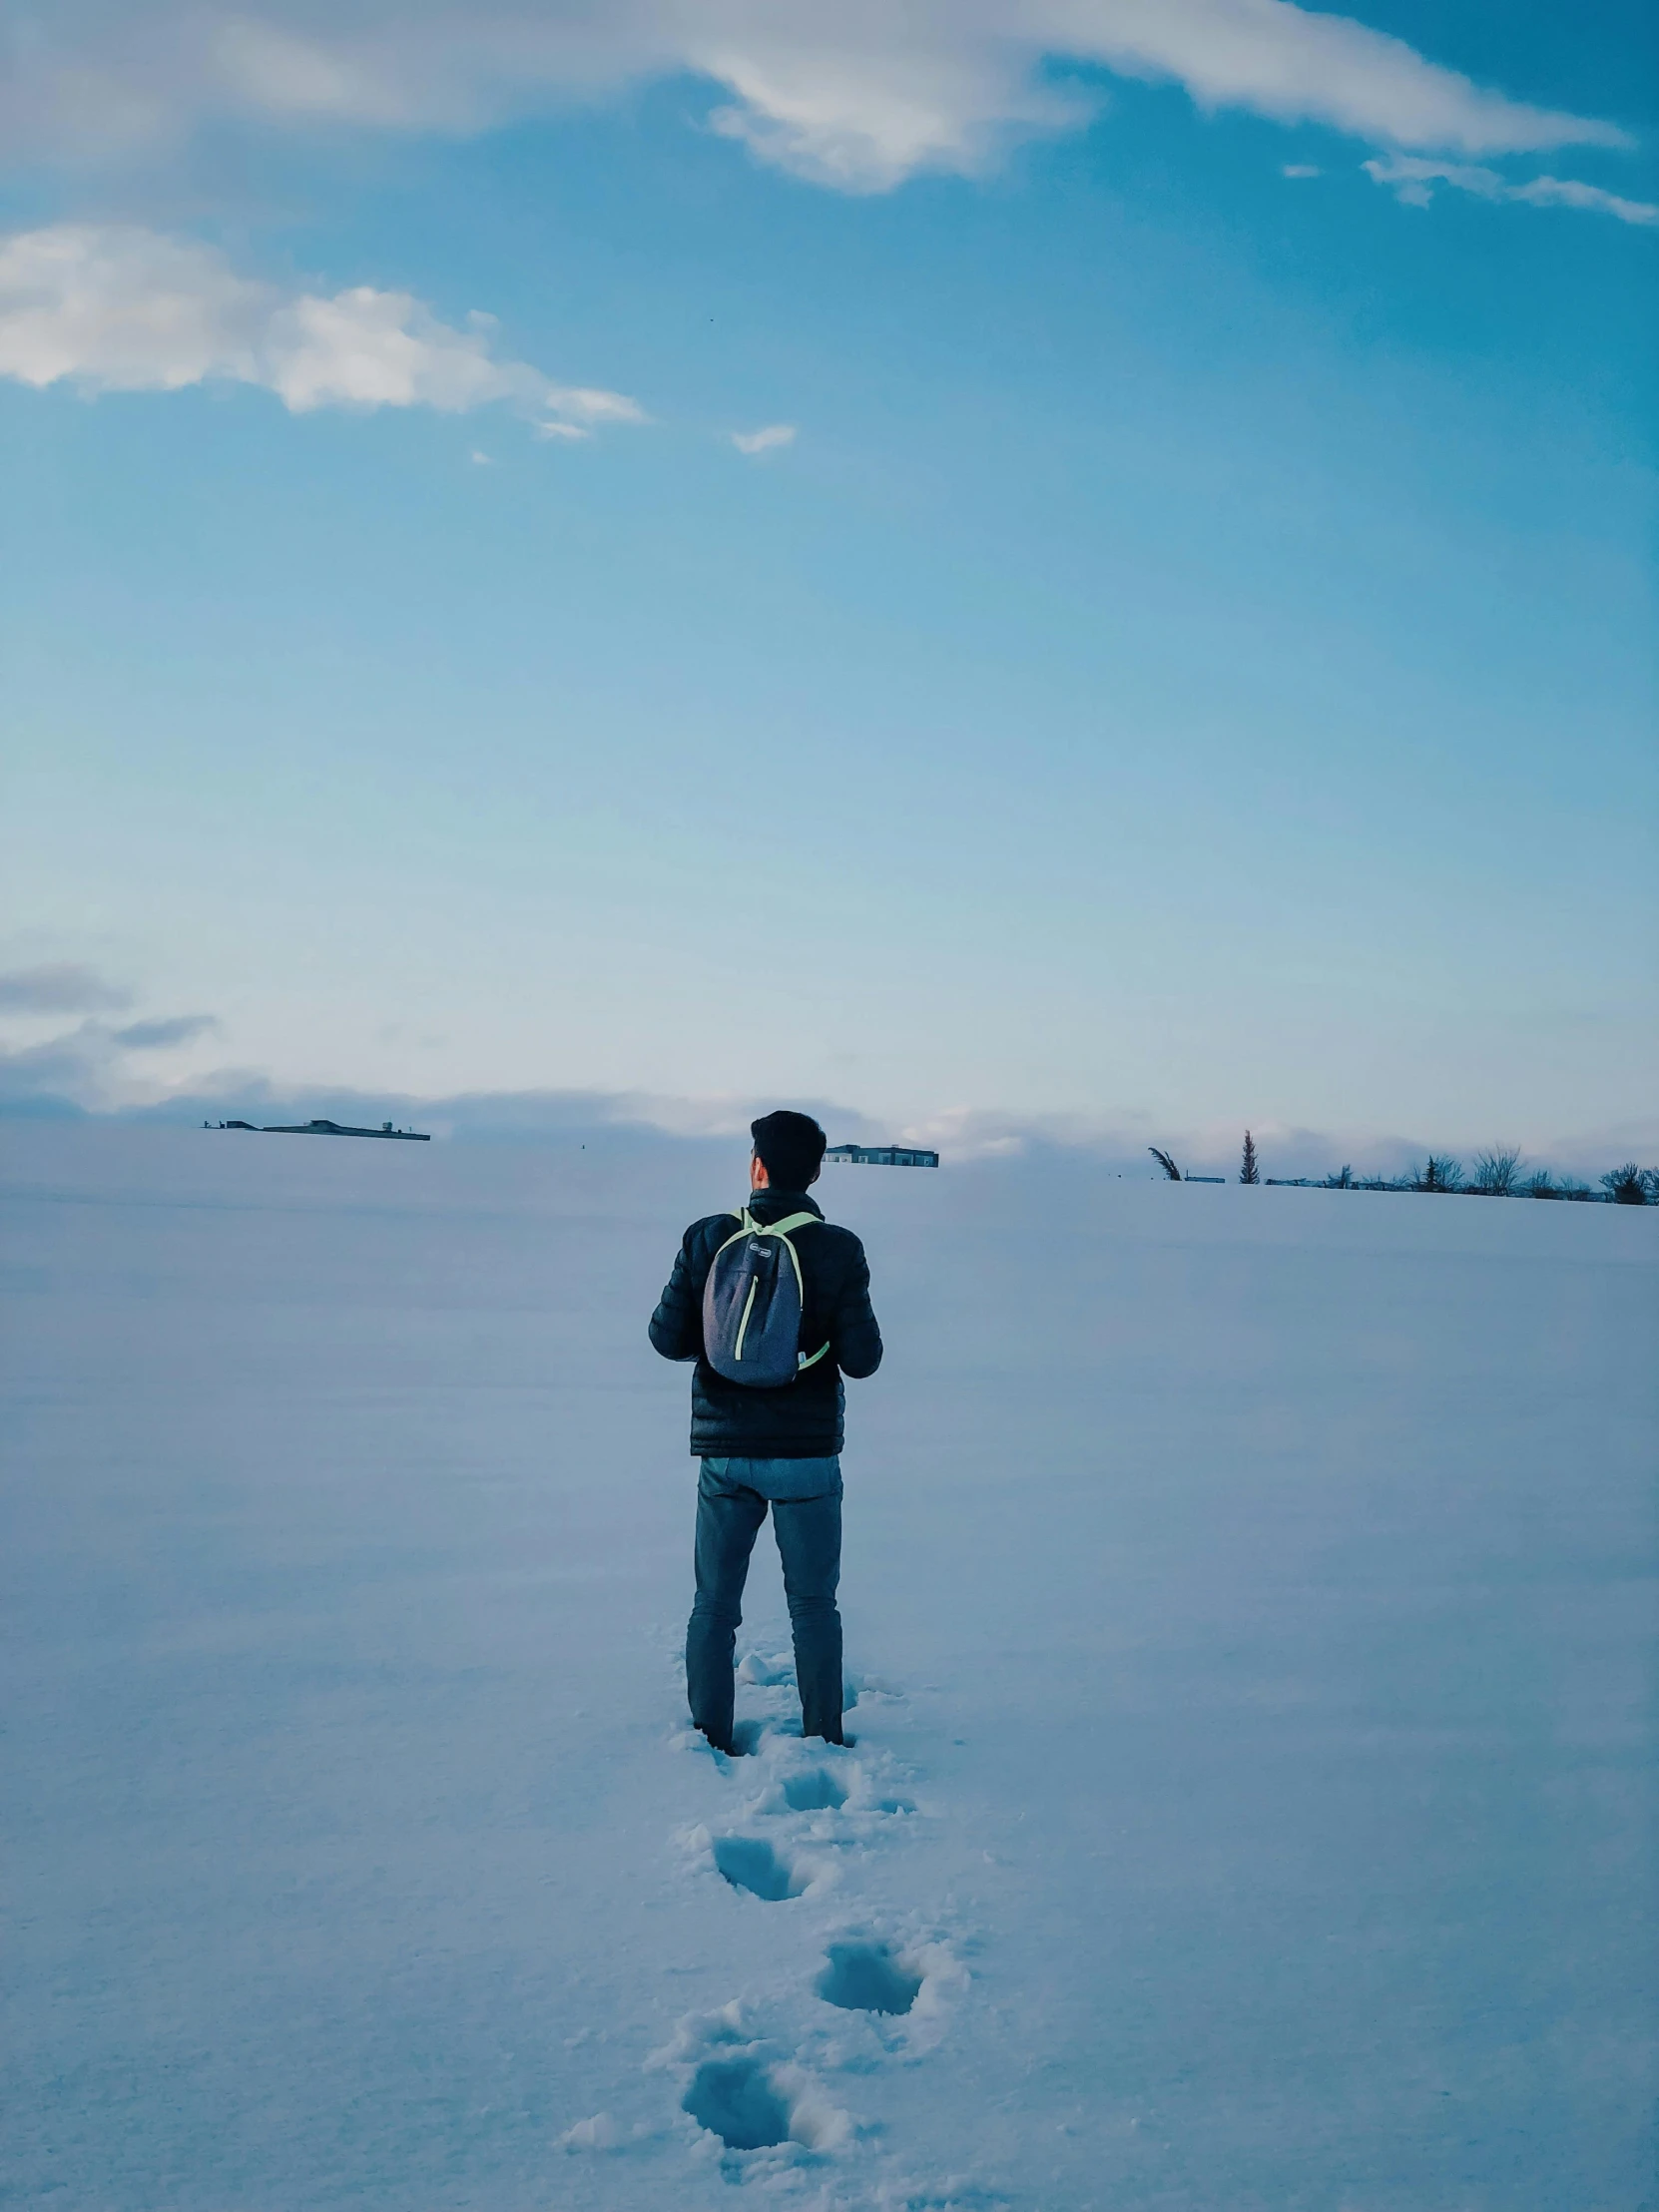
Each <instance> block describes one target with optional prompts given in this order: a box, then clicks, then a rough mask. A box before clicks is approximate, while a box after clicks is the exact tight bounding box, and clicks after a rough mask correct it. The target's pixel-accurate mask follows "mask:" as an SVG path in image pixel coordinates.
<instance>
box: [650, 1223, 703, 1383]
mask: <svg viewBox="0 0 1659 2212" xmlns="http://www.w3.org/2000/svg"><path fill="white" fill-rule="evenodd" d="M691 1240H692V1233H691V1231H690V1230H689V1229H688V1230H687V1231H686V1234H685V1238H684V1240H683V1242H682V1243H681V1246H680V1249H679V1251H678V1252H677V1253H676V1254H675V1256H674V1273H673V1274H672V1275H671V1276H670V1277H669V1279H668V1286H667V1288H666V1289H665V1290H664V1292H663V1295H662V1297H661V1298H660V1299H659V1300H658V1301H657V1311H656V1312H655V1313H654V1314H653V1315H652V1317H651V1342H652V1344H653V1345H654V1346H655V1347H656V1349H657V1350H658V1351H659V1352H660V1353H661V1354H662V1356H663V1358H664V1359H665V1360H695V1359H696V1358H697V1356H698V1354H699V1353H700V1352H701V1351H702V1350H703V1301H702V1299H701V1298H700V1297H699V1296H698V1295H697V1293H696V1292H695V1291H694V1290H693V1289H692V1258H691Z"/></svg>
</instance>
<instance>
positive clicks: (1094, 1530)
mask: <svg viewBox="0 0 1659 2212" xmlns="http://www.w3.org/2000/svg"><path fill="white" fill-rule="evenodd" d="M4 1155H5V1211H4V1222H3V1228H4V1276H3V1281H4V1288H5V1305H4V1312H3V1316H0V1319H3V1325H4V1338H3V1343H4V1360H5V1392H6V1398H5V1420H6V1437H7V1470H8V1472H7V1483H6V1508H5V1509H6V1526H5V1530H4V1574H5V1581H6V1588H5V1591H4V1600H5V1635H6V1647H5V1648H6V1664H7V1675H8V1686H7V1695H6V1704H7V1708H8V1711H9V1714H10V1718H11V1734H10V1739H9V1744H8V1747H7V1749H6V1752H5V1760H6V1768H7V1772H6V1782H5V1791H4V1816H5V1819H6V1821H7V1824H8V1826H9V1829H10V1832H11V1833H10V1836H9V1839H8V1841H7V1844H6V1850H5V1862H6V1872H7V1882H8V1889H9V1893H10V1902H9V1907H8V1911H9V1917H10V1919H11V1922H12V1927H11V1932H10V1934H9V1936H8V1939H7V1944H6V1952H7V1966H6V1973H5V1986H4V2004H5V2007H6V2018H5V2023H4V2026H5V2032H4V2047H5V2065H6V2069H7V2074H8V2079H7V2082H6V2097H5V2108H6V2111H7V2114H8V2118H7V2121H6V2123H5V2124H6V2133H7V2136H8V2146H7V2152H6V2156H5V2160H4V2167H5V2180H4V2184H3V2186H4V2187H5V2188H6V2189H7V2190H9V2192H10V2195H9V2199H8V2201H12V2202H16V2203H18V2204H27V2205H30V2206H36V2205H41V2206H54V2207H57V2206H61V2207H64V2208H65V2212H325V2208H332V2207H343V2206H352V2207H364V2208H375V2212H378V2208H385V2212H394V2208H395V2212H440V2208H442V2212H447V2208H451V2207H454V2208H460V2207H467V2208H476V2212H531V2208H540V2207H547V2208H566V2207H568V2208H571V2212H636V2208H637V2212H657V2208H661V2212H671V2208H672V2212H686V2208H691V2212H696V2208H698V2207H705V2206H709V2207H714V2206H720V2207H726V2206H730V2205H732V2204H733V2203H734V2202H736V2201H740V2200H738V2199H735V2198H734V2196H733V2195H732V2191H733V2190H734V2189H737V2190H740V2191H743V2192H745V2193H746V2197H748V2198H754V2199H756V2200H757V2201H760V2202H763V2203H769V2204H771V2203H776V2204H780V2205H789V2206H802V2207H807V2206H820V2205H822V2206H845V2207H855V2206H856V2207H863V2206H867V2207H871V2208H874V2207H888V2208H894V2212H896V2208H898V2207H908V2208H912V2212H920V2208H922V2207H927V2208H938V2212H942V2208H945V2207H956V2208H959V2212H970V2208H971V2212H990V2208H993V2207H1004V2206H1005V2207H1010V2208H1013V2207H1018V2208H1021V2212H1081V2208H1083V2207H1090V2206H1093V2207H1098V2208H1101V2212H1105V2208H1107V2207H1111V2208H1114V2212H1117V2208H1125V2207H1142V2206H1146V2207H1166V2208H1172V2212H1176V2208H1178V2212H1245V2208H1257V2207H1259V2208H1262V2212H1291V2208H1297V2207H1304V2206H1306V2207H1319V2208H1330V2212H1532V2208H1536V2212H1636V2207H1638V2206H1639V2205H1641V2204H1643V2203H1647V2204H1649V2205H1651V2204H1653V2203H1654V2202H1655V2201H1656V2200H1655V2198H1654V2197H1653V2196H1652V2195H1650V2194H1647V2192H1649V2191H1651V2189H1652V2187H1653V2183H1652V2174H1653V2155H1654V2143H1653V2136H1652V2132H1651V2120H1650V2116H1649V2115H1650V2112H1651V2091H1652V2088H1653V2084H1654V2040H1653V2030H1654V2003H1653V1997H1652V1990H1653V1987H1654V1977H1653V1972H1652V1968H1653V1963H1654V1960H1653V1950H1652V1938H1651V1924H1650V1923H1649V1921H1648V1920H1647V1918H1646V1915H1647V1912H1648V1909H1649V1907H1650V1904H1651V1881H1652V1872H1653V1858H1652V1852H1653V1846H1654V1843H1655V1786H1654V1781H1653V1762H1652V1755H1653V1751H1654V1741H1653V1720H1652V1711H1651V1708H1650V1707H1649V1706H1648V1705H1647V1704H1646V1703H1645V1702H1644V1700H1645V1697H1646V1693H1647V1687H1648V1682H1649V1679H1650V1678H1649V1673H1648V1670H1649V1667H1650V1665H1651V1659H1652V1649H1653V1630H1654V1625H1655V1597H1654V1589H1655V1584H1654V1578H1653V1570H1654V1562H1655V1544H1654V1499H1653V1474H1654V1463H1655V1438H1656V1408H1655V1401H1654V1396H1653V1388H1652V1380H1651V1378H1652V1372H1653V1370H1652V1350H1653V1342H1654V1323H1655V1318H1656V1316H1655V1261H1656V1258H1659V1212H1655V1213H1639V1212H1635V1211H1634V1210H1632V1211H1628V1212H1626V1211H1623V1210H1617V1209H1614V1208H1611V1207H1594V1208H1591V1207H1561V1206H1541V1205H1535V1204H1529V1203H1520V1202H1511V1203H1503V1202H1493V1203H1479V1202H1475V1201H1472V1200H1462V1199H1453V1200H1446V1199H1436V1198H1414V1197H1392V1196H1390V1197H1381V1196H1371V1195H1360V1194H1356V1195H1347V1194H1327V1193H1324V1192H1313V1191H1267V1190H1253V1191H1244V1190H1240V1189H1237V1188H1229V1189H1208V1188H1195V1187H1186V1188H1177V1187H1175V1186H1173V1185H1161V1184H1140V1183H1135V1182H1132V1181H1119V1180H1117V1179H1116V1178H1115V1176H1113V1175H1112V1174H1111V1173H1110V1172H1108V1171H1104V1170H1100V1169H1090V1168H1087V1167H1084V1166H1080V1165H1075V1164H1073V1165H1071V1166H1064V1165H1059V1164H1054V1163H1033V1164H1026V1165H1004V1166H997V1167H986V1168H982V1169H971V1170H970V1169H964V1170H960V1171H955V1172H952V1171H951V1170H949V1169H948V1168H947V1169H946V1170H945V1171H942V1172H940V1173H939V1174H937V1175H929V1174H923V1173H902V1172H893V1171H882V1170H872V1169H856V1168H853V1169H838V1170H831V1171H830V1172H829V1173H828V1174H827V1176H826V1195H827V1199H828V1203H829V1204H830V1209H831V1211H833V1212H834V1213H835V1214H837V1215H838V1216H839V1218H842V1219H844V1220H848V1221H849V1222H850V1223H851V1224H852V1225H853V1226H854V1227H857V1228H858V1229H860V1231H861V1232H862V1233H863V1234H864V1235H865V1237H866V1241H867V1242H868V1245H869V1248H870V1252H871V1258H872V1264H873V1268H874V1274H875V1289H876V1303H877V1310H878V1312H879V1314H880V1316H881V1319H882V1322H883V1324H884V1326H885V1329H886V1332H887V1337H888V1344H889V1353H888V1361H887V1365H886V1367H885V1368H884V1369H883V1371H882V1373H881V1374H880V1376H878V1377H877V1378H876V1379H875V1380H874V1381H873V1382H872V1383H868V1384H864V1385H858V1386H853V1388H852V1389H851V1390H850V1392H849V1394H850V1396H851V1399H852V1406H851V1441H850V1445H849V1449H848V1452H847V1455H846V1461H845V1470H846V1498H847V1529H848V1541H847V1558H846V1574H845V1581H844V1586H843V1595H844V1600H845V1610H846V1616H847V1632H848V1645H847V1648H848V1669H849V1673H850V1674H851V1676H852V1677H853V1678H854V1679H855V1681H856V1682H857V1684H858V1685H859V1695H858V1699H857V1704H856V1707H855V1708H854V1710H853V1712H852V1714H851V1715H850V1716H849V1723H848V1725H849V1726H850V1727H851V1728H853V1729H854V1730H855V1731H856V1735H857V1742H856V1745H855V1746H854V1747H853V1748H851V1749H849V1750H846V1751H840V1752H828V1751H826V1750H825V1749H824V1748H823V1747H822V1746H819V1747H814V1746H810V1745H806V1744H803V1743H802V1742H801V1740H800V1739H799V1737H798V1736H792V1735H791V1734H790V1732H789V1717H790V1711H791V1699H790V1693H789V1686H788V1660H787V1648H788V1635H787V1628H786V1616H785V1614H784V1609H783V1602H782V1593H781V1590H780V1587H779V1580H778V1571H777V1564H776V1554H775V1553H773V1552H772V1550H771V1546H770V1537H769V1536H766V1535H763V1539H762V1545H763V1549H762V1551H761V1552H759V1553H758V1554H757V1557H758V1572H757V1575H756V1578H755V1582H754V1584H753V1589H752V1598H753V1603H752V1608H751V1615H750V1619H749V1621H748V1622H747V1623H746V1625H745V1629H744V1632H743V1635H742V1637H741V1638H740V1650H743V1651H746V1652H748V1653H749V1654H750V1658H749V1660H748V1663H747V1665H746V1668H745V1676H746V1682H745V1686H744V1687H743V1689H742V1690H741V1691H740V1707H739V1710H740V1714H747V1715H748V1716H749V1718H750V1719H751V1720H752V1721H754V1722H756V1723H758V1724H759V1737H758V1741H759V1748H758V1751H757V1753H756V1755H755V1756H754V1757H752V1758H750V1759H746V1760H742V1761H738V1762H735V1763H732V1764H728V1763H726V1762H724V1761H722V1760H719V1759H717V1758H716V1757H715V1756H714V1755H713V1754H711V1753H709V1752H708V1751H707V1750H704V1749H700V1748H698V1747H697V1745H696V1744H695V1742H694V1741H693V1740H691V1739H690V1738H688V1735H687V1734H686V1732H685V1730H684V1727H683V1722H682V1712H683V1708H682V1704H681V1698H680V1689H679V1680H678V1674H677V1657H678V1645H679V1641H680V1637H681V1634H682V1628H683V1620H684V1614H685V1611H686V1607H687V1604H688V1601H689V1588H688V1580H689V1544H690V1533H691V1511H692V1493H693V1481H694V1463H693V1462H692V1461H691V1459H690V1458H689V1456H687V1454H686V1450H685V1412H686V1408H685V1398H686V1381H687V1379H686V1373H685V1371H684V1370H680V1369H672V1368H669V1367H667V1366H665V1365H664V1364H662V1363H660V1362H658V1361H657V1360H656V1359H655V1358H654V1357H653V1356H652V1354H651V1353H650V1351H649V1349H648V1348H647V1346H646V1343H645V1320H646V1316H647V1314H648V1312H649V1310H650V1307H651V1305H652V1303H653V1300H654V1299H655V1296H656V1294H657V1291H658V1289H659V1287H660V1285H661V1283H662V1280H663V1278H664V1275H665V1274H666V1271H667V1268H668V1264H669V1260H670V1258H671V1256H672V1253H673V1250H674V1246H675V1243H676V1240H677V1238H678V1236H679V1233H680V1230H681V1228H682V1227H683V1225H684V1223H685V1221H686V1220H688V1219H689V1218H691V1217H692V1216H693V1215H694V1214H697V1213H701V1212H704V1211H708V1210H711V1209H712V1208H713V1207H716V1206H718V1205H721V1204H723V1203H727V1202H732V1201H735V1200H736V1199H737V1198H738V1197H739V1195H740V1192H741V1179H740V1178H741V1166H742V1150H741V1147H739V1148H732V1149H731V1156H730V1159H729V1160H727V1159H726V1155H724V1154H722V1153H721V1152H720V1151H719V1150H718V1149H717V1150H713V1151H711V1150H709V1149H705V1148H699V1147H694V1146H684V1147H677V1146H669V1145H666V1144H665V1145H658V1144H649V1143H644V1142H642V1143H641V1144H640V1145H639V1146H638V1147H637V1148H634V1149H632V1150H630V1149H629V1148H628V1147H627V1146H619V1145H618V1144H616V1143H612V1144H611V1145H610V1146H609V1147H608V1148H606V1149H603V1150H600V1149H590V1150H588V1151H586V1152H583V1151H581V1150H579V1149H578V1148H577V1145H576V1142H575V1140H571V1141H570V1142H569V1143H565V1144H562V1145H559V1146H547V1147H539V1148H538V1147H528V1146H527V1147H523V1148H512V1147H506V1146H502V1147H488V1146H483V1145H475V1146H470V1147H469V1146H464V1145H454V1146H448V1147H444V1146H439V1145H433V1146H431V1147H425V1146H420V1147H416V1146H376V1145H369V1144H353V1143H344V1142H324V1141H320V1140H314V1141H313V1140H308V1139H299V1138H271V1139H269V1140H268V1139H266V1138H265V1137H246V1136H238V1135H235V1134H219V1133H212V1134H208V1133H204V1132H200V1131H157V1130H135V1129H122V1128H115V1127H90V1126H89V1127H46V1126H41V1127H32V1128H20V1127H17V1126H15V1125H14V1126H13V1127H11V1128H10V1129H8V1130H7V1131H6V1132H5V1134H4ZM723 1161H725V1165H724V1166H723V1164H722V1163H723ZM1062 1294H1063V1295H1062ZM881 2006H886V2007H889V2009H880V2007H881ZM700 2123H708V2124H700ZM722 2134H725V2135H726V2136H727V2137H730V2138H732V2141H731V2142H730V2143H723V2141H722V2140H721V2136H722ZM779 2136H781V2137H782V2138H783V2140H781V2141H776V2142H772V2141H769V2139H770V2138H773V2137H779ZM746 2140H748V2141H754V2142H756V2143H757V2145H758V2147H755V2148H749V2149H745V2148H743V2147H741V2144H742V2143H743V2142H744V2141H746Z"/></svg>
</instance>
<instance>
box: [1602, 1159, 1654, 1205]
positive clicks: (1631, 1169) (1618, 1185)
mask: <svg viewBox="0 0 1659 2212" xmlns="http://www.w3.org/2000/svg"><path fill="white" fill-rule="evenodd" d="M1601 1187H1602V1189H1603V1190H1604V1191H1605V1192H1606V1193H1607V1196H1608V1197H1609V1198H1610V1199H1611V1200H1612V1201H1613V1204H1614V1205H1615V1206H1645V1205H1646V1204H1647V1202H1648V1197H1647V1179H1646V1177H1645V1176H1644V1175H1643V1173H1642V1171H1641V1169H1640V1168H1639V1167H1638V1166H1637V1165H1636V1163H1635V1161H1634V1160H1626V1162H1625V1163H1624V1165H1623V1167H1622V1168H1614V1169H1613V1170H1612V1171H1611V1172H1610V1173H1609V1174H1607V1175H1604V1176H1603V1177H1602V1179H1601Z"/></svg>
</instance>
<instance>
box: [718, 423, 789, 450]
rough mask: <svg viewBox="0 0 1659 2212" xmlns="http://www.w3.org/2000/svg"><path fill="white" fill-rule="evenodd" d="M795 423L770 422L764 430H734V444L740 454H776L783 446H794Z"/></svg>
mask: <svg viewBox="0 0 1659 2212" xmlns="http://www.w3.org/2000/svg"><path fill="white" fill-rule="evenodd" d="M795 439H796V426H795V424H794V423H793V422H769V423H768V424H767V426H766V428H765V429H764V430H734V431H733V432H732V443H733V444H734V445H735V446H736V447H737V449H738V451H739V452H740V453H750V454H755V453H775V452H776V451H777V450H778V448H779V447H780V446H781V445H793V444H794V443H795Z"/></svg>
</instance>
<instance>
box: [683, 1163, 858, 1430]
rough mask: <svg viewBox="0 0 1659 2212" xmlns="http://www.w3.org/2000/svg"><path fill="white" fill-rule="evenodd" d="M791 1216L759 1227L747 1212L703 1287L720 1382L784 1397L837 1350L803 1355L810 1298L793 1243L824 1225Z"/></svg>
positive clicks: (706, 1331) (709, 1351)
mask: <svg viewBox="0 0 1659 2212" xmlns="http://www.w3.org/2000/svg"><path fill="white" fill-rule="evenodd" d="M818 1218H819V1217H818V1215H817V1214H791V1215H789V1216H788V1218H787V1219H786V1220H784V1221H775V1222H759V1221H757V1220H756V1219H755V1217H754V1215H753V1214H751V1213H750V1211H749V1209H748V1207H747V1206H746V1207H745V1208H744V1210H743V1212H742V1213H741V1214H740V1215H739V1216H738V1217H737V1219H738V1229H737V1233H736V1235H734V1236H731V1237H728V1238H727V1240H726V1242H725V1243H724V1244H723V1245H722V1246H721V1248H720V1250H719V1251H718V1252H717V1253H716V1254H715V1256H714V1258H713V1260H712V1261H711V1262H710V1263H709V1279H708V1281H707V1282H706V1283H705V1284H704V1286H703V1350H704V1353H705V1355H706V1357H707V1359H708V1362H709V1365H710V1367H712V1368H713V1369H714V1371H715V1373H716V1374H717V1375H724V1376H725V1378H726V1380H727V1381H728V1382H729V1383H749V1384H750V1386H751V1387H752V1388H753V1389H757V1390H776V1389H781V1388H782V1387H783V1385H784V1384H785V1383H793V1382H794V1381H795V1379H796V1377H797V1376H798V1375H801V1374H803V1373H804V1372H805V1371H806V1370H807V1369H808V1368H811V1367H816V1366H817V1365H818V1363H819V1361H820V1360H822V1359H823V1358H824V1355H825V1354H826V1353H827V1352H828V1351H829V1350H830V1347H829V1345H828V1344H822V1345H820V1346H819V1348H818V1350H817V1351H816V1352H815V1353H812V1354H808V1353H805V1352H803V1351H802V1349H801V1308H802V1302H803V1300H804V1298H805V1296H806V1284H805V1282H804V1281H803V1279H802V1274H801V1261H800V1259H799V1258H798V1256H797V1254H796V1249H795V1246H794V1245H793V1244H792V1243H791V1241H790V1240H791V1237H792V1236H793V1234H794V1232H795V1231H796V1230H798V1229H805V1228H807V1227H809V1226H810V1225H811V1224H812V1223H814V1222H816V1221H817V1220H818Z"/></svg>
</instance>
